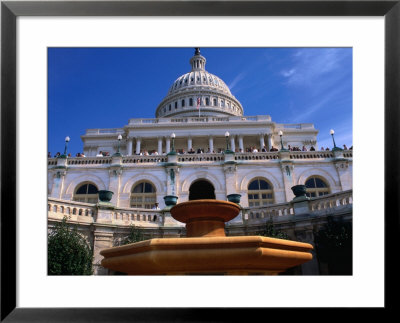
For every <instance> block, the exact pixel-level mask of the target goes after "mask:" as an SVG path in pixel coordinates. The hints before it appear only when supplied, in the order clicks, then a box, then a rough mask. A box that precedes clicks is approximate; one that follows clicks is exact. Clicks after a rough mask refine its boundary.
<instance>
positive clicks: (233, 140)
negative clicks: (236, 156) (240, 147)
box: [231, 135, 235, 151]
mask: <svg viewBox="0 0 400 323" xmlns="http://www.w3.org/2000/svg"><path fill="white" fill-rule="evenodd" d="M231 150H232V151H235V136H234V135H233V136H231Z"/></svg>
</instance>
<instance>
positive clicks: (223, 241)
mask: <svg viewBox="0 0 400 323" xmlns="http://www.w3.org/2000/svg"><path fill="white" fill-rule="evenodd" d="M239 211H240V207H239V206H238V205H237V204H235V203H232V202H227V201H219V200H194V201H189V202H184V203H180V204H177V205H175V206H174V207H172V208H171V210H170V212H171V216H172V217H173V218H174V219H176V220H178V221H180V222H183V223H186V235H187V237H186V238H156V239H151V240H146V241H141V242H136V243H132V244H129V245H125V246H120V247H114V248H110V249H105V250H102V251H101V252H100V254H101V255H102V256H104V259H103V260H102V262H101V265H102V266H103V267H105V268H109V269H112V270H116V271H119V272H124V273H127V274H129V275H205V274H207V275H243V274H246V275H248V274H258V275H259V274H263V275H276V274H278V273H280V272H283V271H285V270H286V269H288V268H291V267H294V266H297V265H300V264H302V263H304V262H307V261H309V260H311V259H312V254H311V250H312V249H313V247H312V245H310V244H308V243H302V242H296V241H290V240H283V239H276V238H268V237H262V236H238V237H226V236H225V222H227V221H230V220H232V219H233V218H234V217H236V216H237V215H238V214H239Z"/></svg>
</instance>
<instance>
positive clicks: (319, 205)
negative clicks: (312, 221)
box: [310, 190, 353, 211]
mask: <svg viewBox="0 0 400 323" xmlns="http://www.w3.org/2000/svg"><path fill="white" fill-rule="evenodd" d="M352 204H353V191H352V190H348V191H344V192H339V193H333V194H329V195H324V196H319V197H315V198H313V199H311V201H310V209H311V211H320V210H329V209H334V208H338V207H343V206H346V205H352Z"/></svg>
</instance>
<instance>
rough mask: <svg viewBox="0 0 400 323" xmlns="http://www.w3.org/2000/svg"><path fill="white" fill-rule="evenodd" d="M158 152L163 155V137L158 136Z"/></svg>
mask: <svg viewBox="0 0 400 323" xmlns="http://www.w3.org/2000/svg"><path fill="white" fill-rule="evenodd" d="M157 152H158V154H159V155H162V137H158V149H157Z"/></svg>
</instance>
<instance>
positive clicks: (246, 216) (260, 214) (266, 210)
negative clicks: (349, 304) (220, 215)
mask: <svg viewBox="0 0 400 323" xmlns="http://www.w3.org/2000/svg"><path fill="white" fill-rule="evenodd" d="M293 214H294V210H293V206H292V205H291V204H290V203H289V202H288V203H281V204H271V205H267V206H260V207H252V208H244V209H243V221H244V222H248V221H249V220H250V221H251V220H259V219H260V220H261V219H264V221H265V220H272V219H273V218H275V217H280V216H285V215H293Z"/></svg>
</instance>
